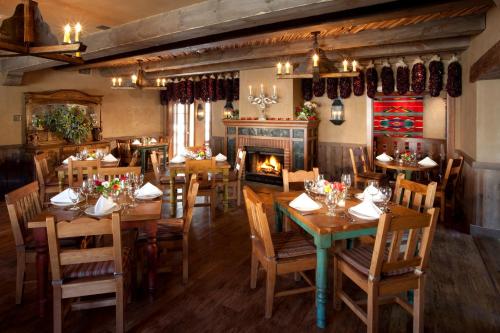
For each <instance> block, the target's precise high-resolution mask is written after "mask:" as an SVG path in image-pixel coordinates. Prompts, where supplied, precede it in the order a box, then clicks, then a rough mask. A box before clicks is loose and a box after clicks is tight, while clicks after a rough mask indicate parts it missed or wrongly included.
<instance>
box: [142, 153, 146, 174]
mask: <svg viewBox="0 0 500 333" xmlns="http://www.w3.org/2000/svg"><path fill="white" fill-rule="evenodd" d="M141 171H142V173H146V150H145V149H141Z"/></svg>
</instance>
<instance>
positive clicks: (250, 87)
mask: <svg viewBox="0 0 500 333" xmlns="http://www.w3.org/2000/svg"><path fill="white" fill-rule="evenodd" d="M248 92H249V93H250V96H253V94H252V85H249V86H248Z"/></svg>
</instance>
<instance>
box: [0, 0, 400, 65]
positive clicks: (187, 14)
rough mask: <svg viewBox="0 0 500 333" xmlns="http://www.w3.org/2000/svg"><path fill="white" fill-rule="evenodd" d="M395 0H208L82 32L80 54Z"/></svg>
mask: <svg viewBox="0 0 500 333" xmlns="http://www.w3.org/2000/svg"><path fill="white" fill-rule="evenodd" d="M394 1H395V0H365V1H362V2H361V1H359V2H358V1H350V0H293V1H292V0H271V1H270V0H252V1H247V2H246V3H245V5H244V6H242V5H241V3H240V2H238V1H231V0H217V1H215V0H209V1H203V2H200V3H197V4H193V5H191V6H188V7H182V8H179V9H175V10H171V11H168V12H164V13H161V14H158V15H154V16H151V17H148V18H144V19H141V20H137V21H133V22H129V23H126V24H123V25H121V26H117V27H115V28H113V29H109V30H107V31H102V32H99V33H94V34H92V35H88V36H86V38H85V43H86V44H87V45H89V48H88V50H87V52H86V54H85V59H96V58H101V57H105V56H110V55H113V54H119V53H123V52H127V51H133V50H140V49H145V48H148V47H153V46H158V45H164V44H165V45H166V44H171V43H176V42H184V41H186V40H192V39H196V38H200V37H206V36H212V35H216V34H223V33H227V32H230V31H235V30H244V29H247V28H251V27H255V26H258V25H266V24H272V23H278V22H283V21H289V20H294V19H299V18H304V17H310V16H316V15H322V14H326V13H335V12H339V11H345V10H350V9H354V8H360V7H368V6H372V5H377V4H383V3H389V2H394ZM54 65H56V64H55V63H53V62H46V61H43V60H39V59H31V58H21V59H8V60H7V59H4V60H3V64H2V68H3V71H12V70H18V71H19V70H22V71H32V70H39V69H43V68H48V67H52V66H54Z"/></svg>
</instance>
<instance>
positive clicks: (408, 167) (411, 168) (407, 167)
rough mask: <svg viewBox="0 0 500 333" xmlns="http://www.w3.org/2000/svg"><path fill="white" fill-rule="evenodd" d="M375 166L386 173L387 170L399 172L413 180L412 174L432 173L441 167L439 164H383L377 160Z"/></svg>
mask: <svg viewBox="0 0 500 333" xmlns="http://www.w3.org/2000/svg"><path fill="white" fill-rule="evenodd" d="M375 165H376V166H378V167H381V168H382V169H384V172H385V170H386V169H392V170H397V171H398V172H401V173H402V172H404V173H405V175H406V177H405V178H406V179H411V174H412V173H413V172H422V171H430V170H431V169H434V168H437V167H438V166H439V164H436V165H433V166H423V165H420V164H418V163H412V164H409V163H399V162H396V161H394V160H392V161H390V162H382V161H379V160H377V159H375Z"/></svg>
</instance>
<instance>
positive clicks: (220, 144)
mask: <svg viewBox="0 0 500 333" xmlns="http://www.w3.org/2000/svg"><path fill="white" fill-rule="evenodd" d="M210 148H211V149H212V155H214V156H216V155H217V154H224V137H223V136H212V137H211V138H210Z"/></svg>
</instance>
